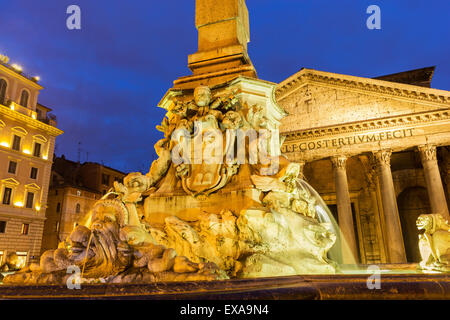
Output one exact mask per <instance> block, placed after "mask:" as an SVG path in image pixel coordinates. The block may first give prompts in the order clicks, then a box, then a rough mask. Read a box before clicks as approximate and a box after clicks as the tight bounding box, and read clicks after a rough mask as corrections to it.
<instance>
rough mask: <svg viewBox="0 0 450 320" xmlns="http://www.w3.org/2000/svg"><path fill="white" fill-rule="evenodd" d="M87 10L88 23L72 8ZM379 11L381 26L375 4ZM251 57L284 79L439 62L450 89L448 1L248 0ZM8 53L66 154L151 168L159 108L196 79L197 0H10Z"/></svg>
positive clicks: (5, 12)
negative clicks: (36, 81) (373, 24)
mask: <svg viewBox="0 0 450 320" xmlns="http://www.w3.org/2000/svg"><path fill="white" fill-rule="evenodd" d="M71 4H76V5H79V6H80V8H81V14H82V22H81V27H82V29H81V30H68V29H67V28H66V19H67V17H68V16H69V15H68V14H66V9H67V7H68V6H69V5H71ZM372 4H376V5H378V6H380V7H381V16H382V29H381V30H368V29H367V27H366V20H367V18H368V17H369V15H368V14H366V9H367V7H368V6H369V5H372ZM247 6H248V8H249V12H250V28H251V42H250V43H249V55H250V57H251V59H252V61H253V64H254V65H255V67H256V70H257V72H258V76H259V77H260V78H261V79H264V80H269V81H273V82H281V81H282V80H284V79H286V78H287V77H289V76H290V75H292V74H294V73H296V72H297V71H298V70H300V69H301V68H302V67H306V68H311V69H316V70H323V71H329V72H335V73H342V74H349V75H355V76H364V77H375V76H380V75H385V74H390V73H396V72H400V71H405V70H410V69H415V68H422V67H428V66H433V65H436V66H437V69H436V72H435V76H434V79H433V83H432V86H433V87H434V88H437V89H445V90H450V1H448V0H427V1H424V0H387V1H375V0H372V1H364V0H340V1H336V0H327V1H325V0H247ZM0 7H1V12H0V32H1V36H0V54H6V55H8V56H9V57H10V59H11V61H10V63H18V64H20V65H22V66H23V68H24V72H26V73H29V74H30V75H39V76H40V77H41V81H40V84H41V85H43V86H44V87H45V89H44V90H42V92H41V94H40V96H39V97H40V98H39V102H40V103H42V104H44V105H46V106H48V107H50V108H52V109H53V113H54V114H55V115H56V116H57V118H58V127H59V128H61V129H62V130H64V131H65V133H64V134H63V135H62V136H60V137H59V138H58V139H57V148H56V154H57V155H61V154H65V156H66V157H67V158H69V159H72V160H75V161H76V160H77V158H78V142H81V161H86V159H87V155H88V160H89V161H96V162H100V163H102V162H103V163H104V164H105V165H108V166H111V167H113V168H117V169H119V170H122V171H125V172H130V171H145V172H146V171H147V170H148V168H149V166H150V164H151V161H152V160H154V159H155V157H156V155H155V153H154V150H153V145H154V143H155V142H156V141H157V140H158V139H160V138H162V133H160V132H158V131H156V129H155V126H156V125H157V124H159V123H160V121H161V120H162V118H163V116H164V111H163V110H161V109H159V108H157V107H156V105H157V103H158V102H159V101H160V99H161V98H162V97H163V95H164V94H165V92H166V91H167V90H168V89H169V88H170V87H171V86H172V81H173V80H174V79H176V78H178V77H180V76H184V75H189V74H191V72H190V71H189V69H188V68H187V56H188V54H191V53H194V52H196V51H197V31H196V29H195V20H194V19H195V1H194V0H164V1H159V0H141V1H140V0H128V1H124V0H115V1H106V0H70V1H64V0H40V1H36V0H0Z"/></svg>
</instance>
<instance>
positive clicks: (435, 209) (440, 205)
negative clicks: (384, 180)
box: [418, 144, 450, 219]
mask: <svg viewBox="0 0 450 320" xmlns="http://www.w3.org/2000/svg"><path fill="white" fill-rule="evenodd" d="M418 149H419V151H420V158H421V159H422V165H423V170H424V174H425V181H426V183H427V190H428V197H429V198H430V205H431V210H432V212H430V213H440V214H442V215H443V216H444V218H446V219H449V218H450V217H449V214H448V206H447V200H446V198H445V192H444V186H443V185H442V179H441V174H440V172H439V166H438V162H437V158H436V146H435V145H431V144H427V145H423V146H419V147H418Z"/></svg>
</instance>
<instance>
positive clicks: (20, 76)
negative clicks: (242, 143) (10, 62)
mask: <svg viewBox="0 0 450 320" xmlns="http://www.w3.org/2000/svg"><path fill="white" fill-rule="evenodd" d="M0 70H2V71H3V72H5V73H7V74H8V75H10V76H12V77H14V78H16V79H19V80H20V81H23V82H25V83H26V84H28V85H29V86H31V87H33V88H35V89H38V90H42V89H43V88H44V87H43V86H41V85H39V84H37V83H36V82H34V81H32V80H30V79H28V78H27V77H26V76H25V75H23V74H21V73H18V72H16V71H14V70H12V69H10V68H8V67H6V66H4V65H3V64H1V63H0Z"/></svg>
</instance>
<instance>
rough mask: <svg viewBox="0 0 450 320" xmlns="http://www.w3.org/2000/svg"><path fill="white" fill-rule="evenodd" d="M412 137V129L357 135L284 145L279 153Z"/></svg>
mask: <svg viewBox="0 0 450 320" xmlns="http://www.w3.org/2000/svg"><path fill="white" fill-rule="evenodd" d="M413 135H414V133H413V129H401V130H394V131H383V132H378V133H372V134H359V135H353V136H348V137H341V138H334V139H322V140H315V141H305V142H297V143H291V144H285V145H283V146H282V147H281V152H283V153H289V152H298V151H310V150H320V149H334V148H340V147H344V146H351V145H357V144H363V143H371V142H378V141H386V140H394V139H404V138H409V137H412V136H413Z"/></svg>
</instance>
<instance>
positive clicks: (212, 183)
mask: <svg viewBox="0 0 450 320" xmlns="http://www.w3.org/2000/svg"><path fill="white" fill-rule="evenodd" d="M195 127H196V129H195V132H194V134H193V137H192V139H191V144H192V145H191V152H192V156H191V164H189V165H188V167H189V170H188V172H187V174H186V175H183V176H181V180H182V185H183V189H184V190H185V191H186V192H188V193H190V194H192V195H194V196H196V195H199V194H210V193H211V192H214V191H216V190H218V189H220V188H222V187H223V186H224V185H225V184H226V183H227V182H228V180H229V176H231V175H232V174H231V175H230V173H231V172H232V171H233V170H229V166H227V165H224V164H223V163H224V153H225V152H224V149H225V145H226V141H224V140H225V137H224V135H223V134H222V131H221V130H220V129H219V125H218V122H217V119H216V117H215V116H213V115H211V114H210V115H207V116H205V117H203V118H201V119H200V120H198V121H197V122H196V124H195ZM234 171H235V170H234ZM233 174H234V173H233Z"/></svg>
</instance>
